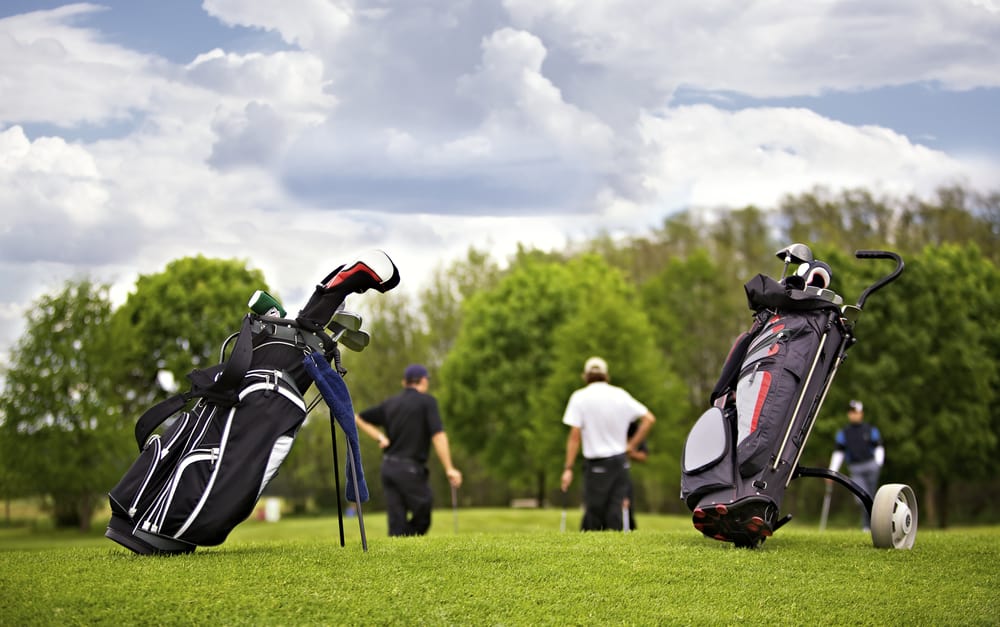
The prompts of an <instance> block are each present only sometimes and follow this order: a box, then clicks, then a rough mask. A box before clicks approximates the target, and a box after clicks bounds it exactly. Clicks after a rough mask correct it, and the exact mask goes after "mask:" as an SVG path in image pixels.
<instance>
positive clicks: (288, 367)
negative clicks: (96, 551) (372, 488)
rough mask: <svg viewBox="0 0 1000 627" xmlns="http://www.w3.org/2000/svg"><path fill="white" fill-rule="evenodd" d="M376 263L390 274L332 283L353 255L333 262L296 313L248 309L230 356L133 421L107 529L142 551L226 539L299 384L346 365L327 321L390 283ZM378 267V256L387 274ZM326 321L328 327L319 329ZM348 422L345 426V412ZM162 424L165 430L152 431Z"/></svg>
mask: <svg viewBox="0 0 1000 627" xmlns="http://www.w3.org/2000/svg"><path fill="white" fill-rule="evenodd" d="M382 255H383V256H384V253H382ZM384 261H385V262H388V266H389V267H391V269H389V273H390V274H391V276H388V278H380V277H378V276H375V275H373V274H372V273H371V272H366V273H361V274H358V273H355V274H354V276H353V278H351V277H347V280H341V281H340V282H338V283H336V285H334V286H333V287H330V284H331V283H333V282H334V275H336V274H337V272H338V271H343V272H341V274H344V273H345V272H348V271H349V270H350V269H351V268H354V267H355V266H357V265H358V264H355V266H348V267H346V268H344V267H342V268H338V270H336V271H334V273H331V276H328V277H327V278H326V279H324V281H323V283H322V284H321V285H320V286H318V287H317V288H316V291H315V293H314V294H313V296H312V298H311V299H310V300H309V302H308V303H307V305H306V306H305V307H304V308H303V309H302V311H301V312H300V313H299V316H298V317H297V318H295V319H285V318H279V317H272V316H261V315H258V314H256V313H251V314H248V315H247V316H246V317H245V318H244V319H243V322H242V325H241V328H240V331H239V333H238V334H233V336H231V337H230V338H229V339H228V340H226V342H225V343H224V344H223V354H225V352H226V349H227V348H228V346H229V345H230V344H232V350H231V351H230V353H229V356H228V358H227V359H225V360H224V361H222V363H219V364H217V365H215V366H212V367H209V368H206V369H203V370H194V371H192V372H191V373H190V374H189V375H188V378H189V380H190V382H191V388H190V389H189V390H188V391H185V392H183V393H180V394H177V395H175V396H172V397H170V398H168V399H167V400H165V401H163V402H161V403H159V404H157V405H155V406H153V407H151V408H150V409H148V410H147V411H146V412H145V413H144V414H143V415H142V416H141V417H140V418H139V420H138V422H137V423H136V427H135V438H136V443H137V444H138V446H139V450H140V454H139V457H138V459H137V460H136V461H135V462H134V463H133V464H132V466H131V467H130V468H129V470H128V471H127V472H126V473H125V475H124V476H123V477H122V479H121V481H119V483H118V485H116V486H115V487H114V488H112V490H111V491H110V492H109V494H108V496H109V500H110V504H111V520H110V522H109V524H108V528H107V531H106V533H105V535H106V536H107V537H108V538H110V539H111V540H114V541H115V542H118V543H119V544H121V545H122V546H125V547H126V548H128V549H130V550H132V551H134V552H136V553H141V554H153V553H158V554H162V553H186V552H190V551H193V550H194V549H195V547H196V546H198V545H203V546H212V545H217V544H221V543H222V542H223V541H225V539H226V537H227V536H228V534H229V532H230V531H232V529H233V528H234V527H235V526H236V525H237V524H239V523H240V522H242V521H243V520H245V519H246V518H247V517H248V516H250V514H251V513H252V512H253V509H254V506H255V505H256V503H257V500H258V498H259V497H260V495H261V493H262V492H263V491H264V489H265V488H266V487H267V485H268V483H269V482H270V481H271V479H273V478H274V476H275V474H276V473H277V471H278V468H279V466H280V465H281V463H282V462H283V461H284V460H285V457H286V456H287V455H288V453H289V451H290V450H291V447H292V443H293V442H294V440H295V436H296V434H297V433H298V430H299V428H300V427H301V426H302V423H303V421H304V420H305V416H306V413H307V408H306V404H305V402H304V401H303V394H304V393H305V391H306V390H307V389H308V387H309V386H310V385H311V384H312V383H313V382H314V378H315V377H316V376H317V375H316V366H315V364H316V363H323V365H324V366H325V368H326V370H327V371H330V367H329V365H328V364H327V363H326V362H332V363H333V364H334V366H335V367H336V369H337V372H338V373H339V375H336V378H338V379H339V376H340V375H343V374H345V372H346V371H345V370H344V369H343V368H342V367H341V365H340V351H339V347H338V342H337V341H336V339H337V338H339V337H340V335H341V334H343V333H344V332H345V329H344V328H342V327H339V326H337V325H336V324H335V321H336V320H338V318H337V314H338V308H341V306H342V304H343V301H344V299H345V297H346V296H347V295H348V294H349V293H351V292H360V291H365V290H367V289H368V288H374V289H377V290H379V291H383V292H384V291H388V290H389V289H392V287H394V286H395V285H396V284H398V282H399V275H398V273H397V272H396V269H395V266H393V265H392V264H391V261H389V260H388V257H384ZM362 265H364V264H362ZM386 269H387V268H386V266H385V265H384V264H383V267H382V272H383V274H384V275H385V273H386ZM344 278H345V277H341V279H344ZM328 324H329V326H330V330H331V331H335V333H334V334H333V335H330V334H328V333H327V332H326V331H325V330H324V327H325V326H327V325H328ZM355 331H356V329H355ZM362 333H363V332H362ZM365 337H366V338H367V334H365ZM319 356H322V360H321V359H320V358H319ZM307 357H308V359H306V358H307ZM307 366H308V367H309V368H311V369H312V372H309V371H308V369H307ZM330 374H331V375H332V374H333V373H332V371H330ZM318 382H319V381H317V383H318ZM339 385H340V387H338V388H337V390H336V391H334V392H330V393H331V394H334V395H335V394H337V393H338V392H339V393H340V394H341V396H342V397H344V398H345V400H346V408H345V409H344V410H343V411H342V413H346V412H353V410H350V409H349V407H350V401H349V397H348V396H347V392H346V387H343V384H342V382H340V383H339ZM325 387H326V388H327V389H328V388H329V386H325ZM326 396H327V394H326V393H324V397H326ZM192 402H193V405H192ZM339 421H340V419H339V418H338V422H339ZM350 422H351V427H353V413H352V415H351V417H350ZM164 423H167V427H166V428H165V429H164V431H163V433H162V434H158V433H155V431H156V430H157V429H158V428H159V427H160V426H161V425H162V424H164ZM341 425H342V426H343V423H341ZM354 439H355V440H356V431H355V432H354ZM334 452H336V447H334ZM356 459H357V461H358V462H360V458H356ZM353 461H354V460H353V459H352V462H353ZM358 465H360V463H359V464H358ZM359 470H360V469H359ZM355 477H357V475H355ZM338 491H339V488H338ZM355 491H356V490H355ZM349 496H350V495H349ZM364 499H367V488H364Z"/></svg>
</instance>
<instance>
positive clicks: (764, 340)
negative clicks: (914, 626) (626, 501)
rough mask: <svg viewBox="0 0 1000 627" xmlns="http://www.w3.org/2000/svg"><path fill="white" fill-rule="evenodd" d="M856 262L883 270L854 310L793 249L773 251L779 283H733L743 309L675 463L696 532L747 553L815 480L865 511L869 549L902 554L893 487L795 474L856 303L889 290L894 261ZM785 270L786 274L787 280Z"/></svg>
mask: <svg viewBox="0 0 1000 627" xmlns="http://www.w3.org/2000/svg"><path fill="white" fill-rule="evenodd" d="M855 256H856V257H857V258H858V259H888V260H892V261H894V262H895V264H896V267H895V269H894V270H893V271H892V272H890V273H889V274H887V275H886V276H884V277H882V278H881V279H879V280H878V281H876V282H875V283H873V284H872V285H870V286H869V287H868V288H866V289H865V290H864V292H863V293H862V294H861V296H860V298H859V299H858V301H857V303H856V304H854V305H843V298H842V297H841V296H839V295H838V294H836V293H834V292H833V291H831V290H830V289H828V286H829V283H830V278H831V274H832V271H831V270H830V267H829V266H827V265H826V264H825V263H823V262H821V261H818V260H816V259H814V258H813V254H812V251H811V250H810V249H809V247H808V246H806V245H805V244H792V245H790V246H788V247H786V248H783V249H782V250H779V251H778V252H777V257H778V258H779V259H781V260H782V261H783V262H784V271H783V272H782V277H781V280H780V282H779V281H775V280H774V279H771V278H769V277H766V276H764V275H757V276H756V277H754V278H753V279H751V280H750V281H749V282H747V284H746V285H745V286H744V288H745V290H746V293H747V302H748V304H749V305H750V308H751V309H752V310H753V311H754V312H755V322H754V324H753V326H752V327H751V329H750V330H749V331H748V332H747V333H744V334H743V335H742V336H741V337H740V338H738V339H737V341H736V343H735V344H734V346H733V349H732V351H731V352H730V356H729V358H728V359H727V361H726V364H725V366H724V367H723V371H722V375H721V377H720V379H719V382H718V384H717V385H716V387H715V390H714V391H713V393H712V396H711V402H712V405H713V406H712V408H711V409H709V410H708V411H706V412H705V413H704V414H702V416H701V417H700V418H699V419H698V420H697V421H696V422H695V424H694V426H693V427H692V429H691V431H690V433H689V434H688V437H687V441H686V442H685V445H684V451H683V456H682V461H681V466H682V472H681V498H682V499H684V501H685V503H686V504H687V505H688V507H689V508H690V509H691V511H692V514H693V516H692V520H693V523H694V526H695V528H696V529H698V530H699V531H701V532H702V534H704V535H705V536H707V537H709V538H713V539H716V540H721V541H725V542H732V543H733V544H734V545H736V546H738V547H747V548H754V547H756V546H758V545H760V544H761V543H762V542H764V540H765V539H766V538H768V537H770V536H771V535H772V534H773V533H774V532H775V531H777V530H778V529H779V528H780V527H782V526H783V525H784V524H785V523H787V522H788V521H789V520H790V519H791V517H792V516H791V514H785V515H784V516H779V510H780V508H781V502H782V499H783V497H784V492H785V490H786V488H787V487H788V485H789V483H790V482H791V481H792V479H796V478H798V477H821V478H826V479H830V480H832V481H834V482H836V483H837V484H840V485H842V486H844V487H846V488H847V489H848V490H849V491H850V492H851V493H853V494H854V495H855V496H857V497H858V499H859V500H860V501H861V503H862V505H863V506H864V507H865V509H866V510H868V512H869V513H870V514H871V533H872V542H873V544H874V545H875V546H876V547H878V548H898V549H908V548H910V547H912V546H913V542H914V539H915V537H916V532H917V502H916V498H915V496H914V494H913V490H912V489H911V488H910V487H909V486H907V485H903V484H888V485H883V486H882V487H880V488H879V489H878V491H877V492H876V494H875V495H874V496H873V495H870V494H868V493H867V492H866V491H865V490H864V489H863V488H862V487H861V486H859V485H858V484H857V483H855V482H854V481H853V480H851V479H850V478H848V477H846V476H844V475H842V474H840V473H838V472H834V471H832V470H829V469H827V468H806V467H803V466H800V465H799V460H800V458H801V456H802V450H803V448H804V447H805V443H806V441H807V439H808V437H809V434H810V433H811V431H812V428H813V425H814V424H815V421H816V417H817V416H818V414H819V411H820V408H821V406H822V404H823V401H824V400H825V399H826V395H827V392H828V391H829V389H830V386H831V384H832V383H833V379H834V377H835V376H836V373H837V369H838V368H839V367H840V364H841V363H842V362H843V360H844V358H845V357H846V354H847V350H848V349H849V348H850V347H851V346H852V345H853V344H854V343H855V341H856V338H855V336H854V327H855V324H856V323H857V321H858V318H859V317H860V315H861V311H862V309H863V308H864V305H865V302H866V300H867V299H868V297H869V296H870V295H871V294H872V293H874V292H875V291H877V290H879V289H881V288H882V287H885V286H886V285H888V284H889V283H891V282H892V281H894V280H895V279H896V278H897V277H898V276H899V275H900V273H901V272H902V271H903V260H902V259H901V258H900V257H899V255H897V254H896V253H893V252H888V251H877V250H862V251H857V252H856V253H855ZM791 264H796V266H797V270H796V271H795V273H794V274H792V275H788V269H789V266H790V265H791Z"/></svg>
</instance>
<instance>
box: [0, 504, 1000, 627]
mask: <svg viewBox="0 0 1000 627" xmlns="http://www.w3.org/2000/svg"><path fill="white" fill-rule="evenodd" d="M570 516H571V518H570V521H569V523H570V525H571V526H572V525H574V524H575V523H576V522H577V520H578V517H579V513H578V512H576V511H574V512H571V514H570ZM435 517H438V518H440V519H443V520H447V519H448V518H450V512H448V511H447V510H444V509H442V510H438V511H436V512H435ZM346 522H347V523H349V524H348V525H347V528H346V531H347V533H348V538H347V545H346V547H344V548H341V547H340V546H339V544H338V540H337V523H336V520H333V519H330V518H312V519H294V520H291V519H283V520H282V521H281V522H278V523H274V524H269V523H263V522H248V523H246V524H244V525H241V526H240V527H238V528H237V529H236V530H235V531H234V532H233V534H232V535H231V537H230V539H229V540H228V541H227V542H226V543H225V544H224V545H222V546H221V547H217V548H210V549H199V550H198V551H197V552H195V553H194V554H191V555H182V556H176V557H171V558H168V559H158V558H148V557H136V556H133V555H130V554H128V553H127V552H126V551H125V550H124V549H122V548H118V547H113V545H111V543H110V542H109V541H107V540H103V539H99V538H86V539H81V538H79V537H77V538H76V539H74V540H70V539H67V538H65V536H58V537H52V536H49V537H42V538H39V541H38V542H34V543H31V542H29V541H28V540H25V539H22V540H19V541H18V540H14V539H11V540H7V539H5V538H4V537H3V536H0V589H2V590H3V591H4V594H3V595H2V596H0V616H3V622H4V623H5V624H6V623H9V624H12V625H22V624H39V623H42V624H46V623H51V624H64V623H74V624H75V623H78V624H85V625H104V624H108V625H110V624H120V623H121V622H122V616H123V607H126V606H127V616H128V618H127V622H129V623H135V624H203V623H217V622H220V621H221V622H224V623H234V624H254V625H313V624H323V625H329V624H350V625H392V624H400V623H406V624H421V625H423V624H431V625H455V624H459V625H496V624H504V625H612V624H622V623H625V624H638V625H660V624H667V625H673V624H681V625H694V624H704V623H709V624H727V625H728V624H747V623H753V624H778V625H785V624H804V625H831V624H833V625H854V624H862V625H889V624H907V625H910V624H920V625H923V624H927V625H950V624H956V623H958V624H975V625H978V624H984V625H986V624H993V623H995V622H996V601H997V587H998V585H1000V576H998V571H997V569H996V560H997V559H1000V542H998V539H1000V538H998V534H1000V529H998V528H997V527H988V528H979V529H963V530H955V531H948V532H921V535H919V536H918V538H917V544H916V546H915V547H914V548H913V550H910V551H883V550H877V549H874V548H872V546H871V539H870V537H869V536H867V535H866V534H862V533H860V532H858V531H854V530H851V531H828V532H826V533H819V532H818V531H816V530H815V528H810V529H804V528H802V526H801V525H796V523H795V521H792V523H791V524H789V525H788V526H787V527H785V528H782V529H781V531H780V532H779V533H777V534H775V537H774V538H772V539H770V540H768V541H767V543H765V544H764V546H763V547H762V548H760V549H758V550H754V551H748V550H737V549H734V548H733V547H732V546H731V545H728V544H724V543H720V542H715V541H713V540H708V539H705V538H703V537H701V535H700V534H699V533H698V532H696V531H695V530H694V529H693V528H692V527H691V523H690V519H682V518H680V517H661V516H644V517H642V518H641V519H640V525H645V526H644V527H640V529H639V531H637V532H635V533H630V534H621V533H578V532H567V533H559V531H558V529H559V511H558V510H554V509H550V510H538V511H525V510H518V511H512V510H509V509H508V510H499V509H489V510H464V509H463V510H461V511H460V512H459V532H458V534H455V533H454V532H453V530H452V527H451V525H450V524H438V525H436V526H435V528H432V533H431V535H429V536H427V537H425V538H386V537H385V532H384V529H385V518H384V516H371V517H367V516H366V523H367V525H366V527H367V528H368V530H369V532H368V535H369V550H368V553H362V551H361V546H360V542H359V540H358V530H357V525H356V524H354V523H355V521H353V520H348V521H346ZM449 522H450V521H449ZM571 528H572V527H571ZM262 591H263V592H262ZM373 591H376V592H375V593H374V594H373Z"/></svg>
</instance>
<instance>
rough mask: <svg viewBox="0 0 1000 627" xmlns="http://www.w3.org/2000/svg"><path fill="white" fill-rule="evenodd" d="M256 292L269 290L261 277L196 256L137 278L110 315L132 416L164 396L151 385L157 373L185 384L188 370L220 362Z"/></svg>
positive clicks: (241, 264)
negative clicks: (165, 372) (227, 340)
mask: <svg viewBox="0 0 1000 627" xmlns="http://www.w3.org/2000/svg"><path fill="white" fill-rule="evenodd" d="M256 290H266V291H267V290H269V288H268V287H267V283H266V282H265V280H264V276H263V274H262V273H261V272H260V271H259V270H249V269H247V267H246V263H245V262H243V261H238V260H231V259H209V258H206V257H202V256H200V255H199V256H197V257H185V258H183V259H177V260H174V261H172V262H170V263H169V264H167V266H166V268H165V269H164V270H163V271H162V272H159V273H156V274H150V275H142V276H140V277H139V279H138V281H136V285H135V289H134V291H133V292H132V293H131V294H129V296H128V299H127V300H126V301H125V303H124V304H123V305H122V306H121V307H120V308H119V309H118V310H117V311H116V312H115V315H114V325H115V328H116V339H117V341H118V342H119V344H118V351H119V353H120V355H121V359H122V362H121V364H120V366H119V367H120V368H121V370H122V371H123V372H124V373H125V375H126V380H125V381H124V383H123V385H124V386H125V387H126V388H127V390H128V392H127V394H128V398H129V399H130V400H131V402H130V403H129V405H130V409H132V410H134V409H136V408H139V407H145V406H147V405H150V404H151V403H152V402H154V401H155V400H157V399H158V398H162V397H164V396H165V392H164V391H163V390H162V389H160V387H159V386H158V385H157V383H156V378H157V373H158V372H159V371H160V370H167V371H170V372H171V373H172V374H173V375H174V377H175V379H177V380H179V381H183V380H184V376H185V375H187V373H189V372H190V371H191V370H193V369H195V368H205V367H207V366H209V365H211V364H215V363H218V362H219V360H220V348H221V346H222V343H223V341H224V340H225V339H226V338H227V337H228V336H229V335H230V334H232V333H234V332H236V331H239V325H240V321H241V320H242V318H243V316H244V315H245V314H246V313H247V312H248V309H247V301H248V300H249V298H250V296H251V295H252V294H253V293H254V292H255V291H256ZM274 296H276V297H277V296H278V295H277V294H274Z"/></svg>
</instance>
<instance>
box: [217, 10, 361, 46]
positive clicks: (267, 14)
mask: <svg viewBox="0 0 1000 627" xmlns="http://www.w3.org/2000/svg"><path fill="white" fill-rule="evenodd" d="M353 4H354V3H353V2H350V1H349V0H348V1H335V0H333V1H331V0H296V2H294V3H289V2H284V3H277V2H245V1H243V0H205V1H204V2H203V3H202V7H203V8H204V9H205V11H207V12H208V13H209V14H210V15H214V16H215V17H217V18H219V19H220V20H222V22H224V23H226V24H232V25H238V26H248V27H253V28H263V29H267V30H275V31H277V32H278V33H280V34H281V37H282V39H284V40H285V41H287V42H288V43H291V44H297V45H299V46H301V47H303V48H317V47H321V45H322V43H323V42H324V41H328V40H331V39H336V38H337V37H338V36H339V35H340V34H341V33H343V31H344V30H346V29H347V28H348V27H349V26H350V25H351V22H352V15H353V13H354V11H353V9H352V6H353Z"/></svg>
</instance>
